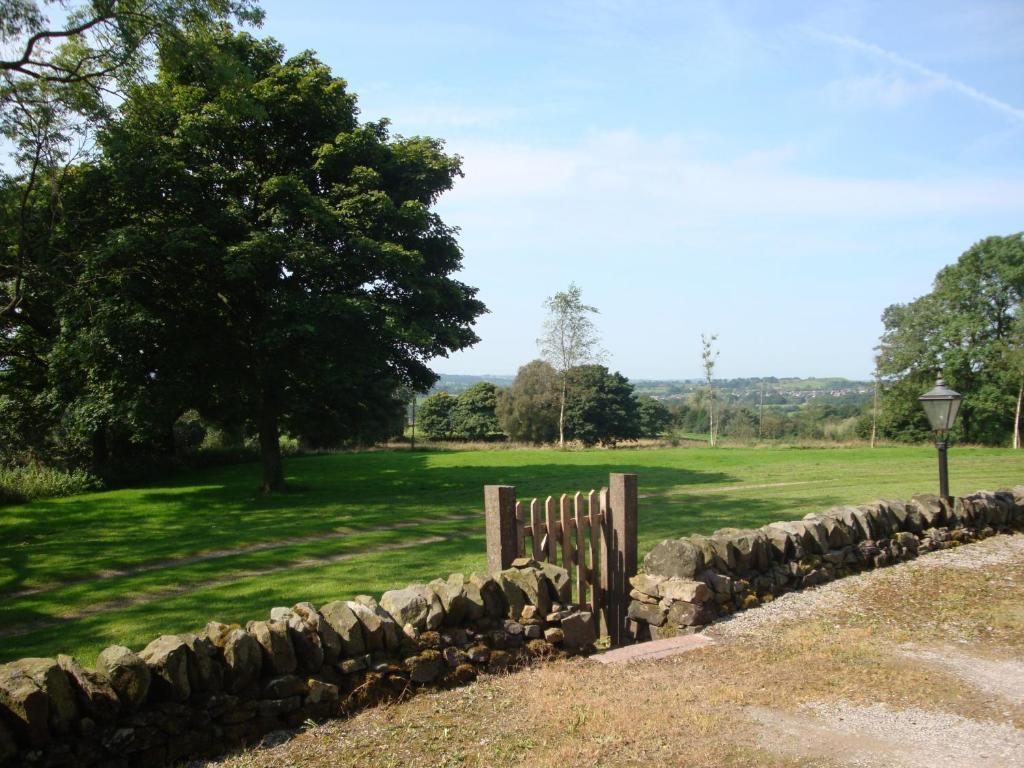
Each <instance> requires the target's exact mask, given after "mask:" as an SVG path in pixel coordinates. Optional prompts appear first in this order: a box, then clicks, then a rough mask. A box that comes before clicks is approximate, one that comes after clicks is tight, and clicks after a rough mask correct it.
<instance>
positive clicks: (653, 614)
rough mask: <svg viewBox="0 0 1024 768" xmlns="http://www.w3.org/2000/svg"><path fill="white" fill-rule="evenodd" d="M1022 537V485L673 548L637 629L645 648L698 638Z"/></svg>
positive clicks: (660, 556)
mask: <svg viewBox="0 0 1024 768" xmlns="http://www.w3.org/2000/svg"><path fill="white" fill-rule="evenodd" d="M1021 530H1024V485H1020V486H1017V487H1016V488H1014V489H1013V490H1009V491H998V492H995V493H991V492H988V491H979V492H978V493H975V494H972V495H970V496H962V497H958V498H955V499H953V500H952V501H949V500H945V499H942V498H939V497H938V496H915V497H913V498H912V499H911V500H910V501H909V502H903V501H875V502H872V503H870V504H862V505H860V506H858V507H836V508H834V509H830V510H828V511H827V512H822V513H820V514H810V515H807V516H806V517H804V519H803V520H794V521H789V522H779V523H771V524H770V525H765V526H762V527H761V528H757V529H754V530H739V529H736V528H722V529H721V530H718V531H715V533H713V534H712V535H711V536H699V535H694V536H689V537H686V538H681V539H669V540H666V541H663V542H661V543H660V544H658V545H657V546H656V547H654V549H652V550H651V551H650V552H649V553H648V555H647V557H646V558H645V559H644V566H643V572H642V573H640V574H639V575H637V576H635V577H634V578H633V579H631V582H630V583H631V585H632V587H633V589H632V590H631V592H630V604H629V618H630V620H631V622H632V623H631V628H632V630H633V633H634V635H635V637H636V638H637V639H639V640H645V639H651V638H653V639H659V638H663V637H671V636H673V635H678V634H686V633H692V632H697V631H700V629H702V628H703V627H704V626H706V625H707V624H709V623H711V622H712V621H714V620H715V619H716V618H718V617H721V616H726V615H728V614H730V613H733V612H735V611H741V610H744V609H746V608H752V607H754V606H757V605H760V604H761V603H765V602H769V601H771V600H774V599H775V598H776V597H778V596H779V595H782V594H784V593H786V592H791V591H793V590H796V589H802V588H804V587H811V586H815V585H818V584H824V583H825V582H828V581H832V580H833V579H838V578H842V577H844V576H849V575H851V574H854V573H858V572H860V571H863V570H868V569H871V568H880V567H883V566H886V565H891V564H893V563H898V562H902V561H904V560H911V559H913V558H915V557H918V556H919V555H922V554H924V553H926V552H931V551H934V550H937V549H948V548H950V547H956V546H959V545H961V544H966V543H968V542H971V541H976V540H978V539H983V538H986V537H988V536H993V535H995V534H996V533H1009V532H1013V531H1021Z"/></svg>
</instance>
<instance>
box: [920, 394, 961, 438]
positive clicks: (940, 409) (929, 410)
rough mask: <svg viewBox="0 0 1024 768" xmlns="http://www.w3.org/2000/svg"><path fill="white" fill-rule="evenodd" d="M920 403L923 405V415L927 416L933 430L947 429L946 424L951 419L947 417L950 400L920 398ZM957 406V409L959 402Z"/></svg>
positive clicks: (942, 430)
mask: <svg viewBox="0 0 1024 768" xmlns="http://www.w3.org/2000/svg"><path fill="white" fill-rule="evenodd" d="M921 405H922V406H923V407H924V412H925V415H926V416H927V417H928V423H929V424H931V425H932V429H933V430H935V431H936V432H945V431H946V430H948V429H949V427H948V426H946V425H947V424H948V423H950V421H951V419H949V418H948V416H949V412H950V405H951V401H949V400H922V401H921ZM957 408H958V409H959V403H957ZM954 415H955V413H954Z"/></svg>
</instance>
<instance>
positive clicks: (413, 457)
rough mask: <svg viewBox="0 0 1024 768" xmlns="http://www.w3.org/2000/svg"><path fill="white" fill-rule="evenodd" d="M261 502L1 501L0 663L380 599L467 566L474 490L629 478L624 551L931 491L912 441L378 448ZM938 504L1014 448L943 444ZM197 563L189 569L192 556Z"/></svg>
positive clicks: (553, 489) (176, 498) (190, 479)
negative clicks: (945, 473)
mask: <svg viewBox="0 0 1024 768" xmlns="http://www.w3.org/2000/svg"><path fill="white" fill-rule="evenodd" d="M286 472H287V474H288V480H289V482H290V484H291V486H292V490H291V491H290V492H289V493H287V494H284V495H279V496H272V497H262V496H260V495H259V494H257V493H256V492H255V488H256V486H257V481H258V468H257V467H256V466H255V465H239V466H234V467H227V468H224V467H220V468H216V469H210V470H207V471H202V472H195V473H191V474H188V475H181V476H178V477H176V478H174V479H173V480H172V481H169V482H165V483H163V484H160V485H154V486H149V487H144V488H133V489H124V490H118V491H108V492H102V493H92V494H87V495H83V496H75V497H70V498H63V499H52V500H43V501H37V502H33V503H31V504H25V505H21V506H13V507H2V508H0V661H6V660H10V659H13V658H18V657H21V656H51V655H53V654H56V653H58V652H65V653H72V654H74V655H77V656H79V658H81V659H82V660H83V661H85V662H87V663H91V662H92V660H93V659H94V657H95V655H96V654H97V653H98V652H99V651H100V650H101V649H102V648H103V647H105V646H106V645H109V644H111V643H114V642H119V643H123V644H126V645H129V646H132V647H139V646H141V645H142V644H144V643H146V642H147V641H149V640H150V639H152V638H153V637H155V636H157V635H159V634H165V633H175V632H183V631H189V630H196V629H198V628H199V627H201V626H202V624H203V623H205V621H207V620H209V619H219V620H221V621H227V622H232V621H235V622H245V621H246V620H249V619H253V618H262V617H265V616H266V615H267V613H268V612H269V609H270V608H271V607H273V606H275V605H292V604H293V603H295V602H297V601H300V600H310V601H312V602H313V603H316V604H321V603H323V602H326V601H329V600H332V599H339V598H347V597H350V596H353V595H356V594H361V593H368V594H376V595H379V594H380V593H381V592H383V591H384V590H386V589H391V588H395V587H401V586H404V585H406V584H407V583H410V582H413V581H425V580H429V579H431V578H435V577H438V576H447V574H448V573H451V572H453V571H471V570H474V569H481V568H482V567H483V565H484V539H483V525H482V511H481V510H482V503H483V502H482V499H483V486H484V485H485V484H490V483H502V484H510V485H515V486H516V488H517V492H518V495H519V497H520V498H529V497H531V496H535V495H537V496H544V495H548V494H558V493H562V492H571V491H576V490H589V489H590V488H598V487H600V486H602V485H606V484H607V477H608V474H609V473H611V472H636V473H638V474H639V476H640V493H641V501H640V550H641V555H642V554H643V553H644V552H645V551H646V550H647V549H649V548H650V547H651V546H652V545H654V544H655V543H657V542H658V541H660V540H661V539H663V538H666V537H669V536H680V535H684V534H687V533H693V532H711V531H713V530H714V529H716V528H720V527H723V526H737V527H745V526H757V525H761V524H763V523H766V522H771V521H773V520H779V519H789V518H797V517H801V516H802V515H804V514H806V513H807V512H813V511H819V510H822V509H826V508H828V507H829V506H833V505H836V504H846V503H852V504H856V503H860V502H865V501H869V500H871V499H874V498H879V497H888V498H894V497H896V498H907V497H909V496H911V495H913V494H914V493H921V492H934V490H935V485H936V479H935V477H936V470H935V452H934V449H931V448H925V447H898V448H877V449H874V450H871V449H867V448H833V449H819V448H814V449H799V448H791V449H745V448H719V449H715V450H711V449H706V448H679V449H638V450H617V451H608V450H590V451H570V452H558V451H553V450H481V451H429V452H411V451H404V452H401V451H380V452H368V453H352V454H339V455H325V456H310V457H304V458H296V459H290V460H288V462H287V464H286ZM950 473H951V486H952V491H953V493H957V494H959V493H968V492H971V491H974V490H978V489H995V488H1000V487H1007V486H1011V485H1016V484H1019V483H1024V452H1016V453H1014V452H1012V451H1009V450H997V449H974V448H971V449H967V448H964V449H954V450H953V451H952V452H951V456H950ZM198 558H202V559H198Z"/></svg>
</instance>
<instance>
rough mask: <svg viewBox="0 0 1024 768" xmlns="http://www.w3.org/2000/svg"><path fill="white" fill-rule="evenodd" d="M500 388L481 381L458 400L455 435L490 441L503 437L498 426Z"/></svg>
mask: <svg viewBox="0 0 1024 768" xmlns="http://www.w3.org/2000/svg"><path fill="white" fill-rule="evenodd" d="M497 408H498V387H496V386H495V385H494V384H492V383H491V382H489V381H480V382H477V383H476V384H474V385H473V386H471V387H470V388H469V389H467V390H466V391H465V392H462V393H461V394H460V395H459V396H458V398H456V403H455V411H454V413H453V414H452V422H453V425H454V431H455V434H456V435H457V436H458V437H463V438H465V439H467V440H490V439H494V438H498V437H501V436H502V432H501V425H500V424H498V415H497Z"/></svg>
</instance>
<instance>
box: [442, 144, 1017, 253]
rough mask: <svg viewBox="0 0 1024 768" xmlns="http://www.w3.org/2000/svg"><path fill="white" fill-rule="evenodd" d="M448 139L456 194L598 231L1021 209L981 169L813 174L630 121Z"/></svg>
mask: <svg viewBox="0 0 1024 768" xmlns="http://www.w3.org/2000/svg"><path fill="white" fill-rule="evenodd" d="M453 149H455V150H456V151H458V152H459V153H460V154H462V155H463V156H464V157H465V170H466V178H465V179H464V180H463V181H462V182H461V183H460V184H459V185H458V186H457V187H456V190H455V192H454V193H453V194H452V196H451V199H452V201H453V202H457V203H459V204H461V205H469V206H480V207H482V208H487V207H493V206H498V205H499V203H500V204H501V205H508V204H511V205H516V206H521V207H525V208H530V207H533V208H535V209H536V210H535V216H536V217H538V218H545V217H549V216H554V217H555V218H557V217H558V216H568V217H571V218H572V219H573V220H574V221H575V222H576V223H577V224H579V225H580V226H582V227H587V226H591V227H597V228H598V229H600V222H603V221H609V220H613V219H614V217H616V216H623V215H627V214H628V215H629V216H630V217H632V218H635V219H642V220H644V222H645V225H646V227H648V231H652V232H662V233H673V232H674V231H679V230H680V229H684V230H685V229H689V228H691V227H693V226H694V225H695V224H696V225H700V226H708V225H711V226H713V225H715V224H722V223H725V222H728V223H730V224H735V223H736V222H737V221H739V222H743V221H748V222H749V219H750V217H757V216H762V217H776V216H784V217H794V219H795V220H801V219H804V218H806V217H815V216H827V217H839V218H843V219H857V220H860V219H866V218H876V219H899V218H902V217H920V216H935V215H948V214H951V213H966V212H979V211H992V210H1013V211H1024V182H1019V181H1015V180H1008V179H997V178H988V177H986V176H984V175H979V176H975V177H974V178H956V179H931V178H921V179H918V178H902V179H900V178H873V177H870V176H865V177H851V176H834V175H825V174H808V173H806V172H802V171H800V170H798V164H797V161H798V159H799V158H798V157H796V154H797V153H796V151H795V150H794V149H793V147H792V146H788V145H787V146H782V147H779V148H776V149H771V150H768V151H745V152H742V153H739V154H736V155H734V156H732V157H731V158H728V159H724V160H722V161H719V162H716V161H710V160H707V159H706V158H704V157H702V153H701V151H700V143H699V142H693V141H690V140H689V139H688V138H687V137H686V136H682V135H678V134H666V135H662V136H660V137H649V136H641V135H639V134H637V133H634V132H631V131H622V132H607V133H601V134H594V135H592V136H590V137H589V138H587V139H585V140H583V141H581V142H580V143H578V144H576V145H572V146H568V147H559V148H554V147H550V146H547V147H545V146H531V145H525V144H507V143H502V142H494V143H491V142H473V143H465V144H460V143H458V142H456V143H455V144H454V145H453ZM556 212H557V213H556ZM609 217H612V218H611V219H610V218H609Z"/></svg>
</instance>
